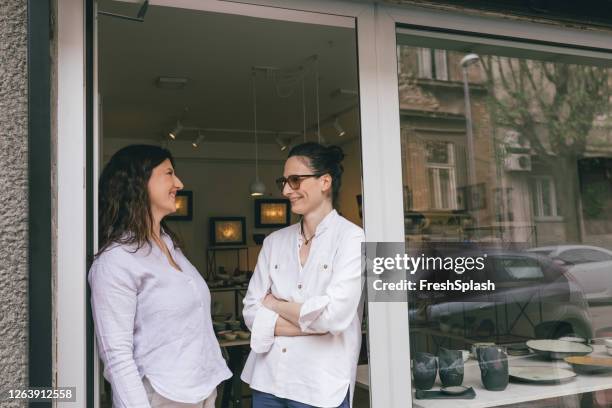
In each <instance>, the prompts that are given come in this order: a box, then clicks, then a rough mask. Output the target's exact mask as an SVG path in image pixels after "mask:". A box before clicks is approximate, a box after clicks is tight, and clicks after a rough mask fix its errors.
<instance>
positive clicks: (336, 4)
mask: <svg viewBox="0 0 612 408" xmlns="http://www.w3.org/2000/svg"><path fill="white" fill-rule="evenodd" d="M130 3H138V4H130ZM253 3H261V4H246V3H245V2H242V3H236V2H229V1H228V2H224V1H192V0H156V1H150V2H149V6H148V8H142V7H140V6H141V3H140V2H134V1H125V2H121V1H119V2H118V1H105V0H100V1H98V2H97V3H96V9H97V11H98V14H97V20H96V24H97V25H96V31H95V33H94V34H95V36H94V38H95V47H96V52H95V57H96V58H95V68H94V78H95V82H94V83H95V86H94V89H96V92H95V93H94V94H95V98H97V100H96V102H95V103H94V104H93V106H94V107H95V108H94V119H93V120H94V122H96V123H95V125H94V127H93V129H95V138H94V140H95V148H94V150H93V154H92V156H90V157H89V160H92V162H93V163H94V164H93V165H94V169H95V170H94V180H92V185H93V186H94V197H97V176H98V174H99V172H100V171H101V168H102V167H103V166H104V164H105V163H106V162H107V161H108V159H109V158H110V156H111V155H112V154H113V153H114V152H115V151H116V150H118V149H119V148H121V147H123V146H125V145H127V144H131V143H150V144H160V145H162V146H164V147H167V148H169V149H170V150H171V151H172V153H173V154H174V155H175V159H176V163H177V173H178V174H179V175H180V176H181V178H182V179H183V181H184V182H185V185H186V189H187V188H188V187H189V186H191V189H193V190H194V191H193V196H194V197H196V198H195V200H194V208H193V213H194V215H193V220H192V222H191V223H189V224H188V223H182V224H180V225H179V224H173V225H176V226H177V227H178V229H179V232H181V233H183V235H184V236H185V237H186V238H188V239H190V240H191V241H192V242H191V244H190V243H189V242H188V243H187V249H188V250H190V253H191V255H192V258H191V261H192V263H194V265H195V266H196V267H197V268H198V269H199V270H201V271H202V272H203V273H204V274H206V273H210V271H206V268H207V267H208V266H209V264H208V262H207V261H206V254H205V252H206V251H205V250H202V248H205V245H206V239H207V238H206V235H207V234H206V233H205V231H206V229H205V228H204V226H205V225H206V222H207V219H206V218H204V217H207V216H208V215H213V214H212V212H214V211H228V210H229V209H232V208H234V209H235V208H237V210H236V211H240V212H241V213H239V214H237V215H243V213H244V214H245V215H246V222H247V234H246V235H247V245H249V244H253V245H256V244H255V243H254V242H253V243H251V242H250V241H251V236H252V235H253V233H261V232H263V233H269V232H270V231H255V229H256V226H255V225H253V224H254V221H253V220H251V219H250V218H252V217H251V215H252V211H253V209H252V202H248V201H249V200H248V193H247V191H248V182H250V178H251V176H252V171H253V169H254V166H253V165H252V164H251V162H252V160H253V145H252V144H253V108H254V106H253V104H252V94H251V90H252V86H253V82H252V81H253V78H255V79H254V81H255V82H256V84H257V88H258V89H257V92H258V105H257V108H256V109H257V112H258V113H257V123H258V129H259V130H258V135H259V149H261V150H260V155H259V160H260V162H259V163H260V167H259V171H260V174H261V178H262V181H263V182H264V184H266V185H267V189H268V191H267V192H266V194H267V195H268V196H270V197H272V196H274V195H278V193H276V192H275V191H274V190H273V188H274V178H275V177H277V176H278V175H279V172H281V173H282V163H283V162H284V159H285V158H286V154H287V151H288V150H287V148H288V147H290V146H291V145H295V144H297V143H299V142H301V141H306V140H309V141H312V140H314V141H320V142H321V143H323V144H328V145H329V144H337V145H340V146H341V147H342V148H343V150H344V151H345V154H346V155H347V159H345V162H344V166H345V173H344V177H343V183H342V190H341V193H340V197H339V203H340V204H339V208H338V210H339V211H340V212H341V213H342V215H343V216H345V217H346V218H348V219H349V220H350V221H352V222H353V223H355V224H358V225H361V226H363V227H364V229H365V230H366V237H367V239H369V240H376V239H379V240H381V239H389V236H388V234H389V232H388V231H385V228H388V223H387V222H386V221H385V218H386V217H388V216H389V215H390V214H391V212H388V211H386V210H385V201H381V200H380V198H379V197H380V195H381V191H382V190H381V189H380V183H379V179H378V177H377V174H378V173H377V171H375V170H372V171H370V172H364V171H362V168H365V167H368V168H371V169H378V168H382V167H384V162H385V160H386V154H387V151H388V149H390V148H391V145H389V144H385V142H384V141H383V138H382V137H381V136H380V131H379V130H380V129H379V121H378V83H377V73H376V61H375V59H373V58H372V57H373V56H374V55H375V51H374V49H375V45H374V34H375V26H374V8H373V7H372V6H371V5H356V4H353V3H351V2H343V1H319V2H317V1H314V2H313V1H307V2H291V3H290V2H283V1H261V2H256V1H254V2H253ZM287 7H293V8H299V9H300V10H301V11H296V10H292V9H288V8H287ZM143 10H144V14H143V13H142V12H143ZM100 12H103V13H100ZM137 13H140V14H139V17H138V18H141V19H142V20H143V21H141V22H137V21H130V19H126V18H121V17H117V16H124V17H125V16H128V17H129V16H132V17H133V16H135V15H136V14H137ZM357 27H359V29H357ZM102 102H103V104H102ZM179 122H180V124H181V126H182V131H181V134H180V135H175V136H176V137H175V138H172V140H171V139H169V138H168V137H167V135H168V132H169V130H171V129H172V128H173V127H176V125H177V123H179ZM202 136H203V137H202ZM388 136H389V135H388ZM94 157H95V159H94ZM232 166H233V167H232ZM234 173H235V174H234ZM204 174H207V175H210V176H211V177H209V178H206V180H205V181H206V182H204V181H203V180H204V179H205V178H204V177H202V175H204ZM234 176H236V177H234ZM238 176H241V177H242V178H241V177H238ZM232 177H233V178H232ZM214 179H216V180H218V182H217V183H218V185H214V183H215V182H214V181H210V180H214ZM228 180H229V181H228ZM244 180H246V181H244ZM243 181H244V182H245V183H247V184H245V186H244V188H243V189H241V187H240V186H241V184H240V183H241V182H243ZM230 184H231V187H232V188H231V189H226V190H223V189H225V188H226V187H227V186H228V185H230ZM197 189H201V191H200V192H198V191H197ZM213 191H225V193H223V194H222V197H221V196H220V197H216V198H212V197H213V196H212V192H213ZM236 191H239V194H238V196H237V197H235V192H236ZM383 193H384V191H383ZM277 198H278V197H277ZM198 200H199V201H198ZM206 200H208V201H209V202H210V203H211V205H210V206H208V207H206V206H207V205H208V204H205V203H204V201H206ZM223 200H226V202H224V201H223ZM237 202H241V203H242V204H236V203H237ZM214 203H221V205H220V206H218V208H215V207H214V205H215V204H214ZM207 211H209V212H210V214H208V215H207ZM94 218H97V209H96V208H95V207H94ZM252 223H253V224H252ZM385 225H387V227H385ZM96 226H97V223H95V222H94V223H93V229H94V232H93V234H94V236H97V231H96ZM199 227H201V228H199ZM198 228H199V229H198ZM398 231H399V230H398ZM253 241H255V238H254V237H253ZM190 246H191V248H190ZM249 250H251V248H249ZM256 255H257V254H256V253H254V254H253V253H251V256H250V259H251V261H253V260H254V259H256ZM246 267H247V268H249V267H250V268H252V267H253V265H247V266H246ZM221 295H222V294H221ZM213 296H215V295H214V294H213ZM213 300H215V299H213ZM219 301H220V302H221V303H222V302H223V301H224V300H219ZM232 305H234V302H232ZM232 310H233V307H232ZM368 316H369V321H370V324H371V325H373V327H374V328H376V329H379V328H380V327H383V328H384V327H387V325H388V324H389V322H388V321H387V320H386V318H387V317H388V313H387V310H386V309H384V308H382V309H381V308H379V307H373V308H372V309H371V310H369V312H368ZM234 318H235V319H237V320H238V319H239V313H236V315H235V316H234ZM370 327H372V326H370ZM385 330H386V329H383V330H382V331H378V333H379V334H380V333H384V332H385ZM367 333H368V332H367V331H365V330H364V337H363V347H362V351H363V352H362V353H361V357H360V361H359V364H360V367H359V369H358V376H359V377H360V378H361V383H362V384H361V385H360V386H358V387H359V389H358V390H357V391H356V393H355V400H354V401H355V404H356V405H355V406H358V407H366V406H381V407H382V406H385V407H390V406H393V405H392V404H390V403H388V401H392V400H393V399H394V396H393V392H394V391H393V390H401V389H402V387H401V386H400V387H397V386H392V389H389V386H390V385H393V384H394V382H395V381H397V380H395V379H394V377H393V376H391V375H390V373H387V372H386V367H388V366H389V361H388V359H387V356H386V355H385V354H384V353H383V352H382V351H386V350H389V349H390V348H389V345H388V344H385V343H388V340H387V339H385V338H384V336H380V335H379V334H376V335H375V334H373V333H371V330H370V334H369V336H370V337H369V340H368V338H367V336H368V334H367ZM396 340H398V339H396ZM222 343H223V342H222ZM400 343H401V342H397V344H395V345H393V348H396V349H398V353H400V354H401V353H403V352H404V349H403V347H402V345H401V344H400ZM366 344H369V346H370V350H369V356H370V360H371V364H370V365H368V352H367V351H366ZM222 346H223V344H222ZM247 346H248V344H247ZM94 359H95V360H96V363H97V356H95V357H94ZM230 360H232V362H233V363H236V361H238V360H239V359H233V358H231V357H230ZM232 362H231V363H232ZM94 367H95V372H96V376H95V377H94V386H93V390H95V392H96V395H95V396H94V397H95V398H94V400H95V404H96V406H102V407H104V406H108V404H109V403H110V400H111V398H110V392H111V390H110V387H109V386H108V384H105V383H104V379H103V377H102V375H101V374H100V375H98V372H100V373H101V372H102V367H100V366H98V365H96V364H94ZM232 369H235V370H236V371H235V372H234V376H235V378H238V376H239V375H240V371H241V369H242V367H241V366H238V365H236V366H235V367H232ZM370 371H372V372H377V373H378V374H377V375H375V376H370V375H369V372H370ZM370 378H371V379H372V380H371V381H370ZM227 388H228V389H229V388H231V389H232V392H233V394H231V395H229V394H228V395H220V396H219V400H220V401H221V402H222V403H223V404H224V405H228V404H231V405H233V404H238V405H239V404H241V403H242V401H240V396H241V393H240V381H239V380H238V379H236V380H234V381H233V384H229V383H228V384H227ZM90 392H91V390H90ZM224 394H226V393H225V391H224ZM236 396H238V399H236ZM370 404H371V405H370ZM245 405H248V401H246V402H245Z"/></svg>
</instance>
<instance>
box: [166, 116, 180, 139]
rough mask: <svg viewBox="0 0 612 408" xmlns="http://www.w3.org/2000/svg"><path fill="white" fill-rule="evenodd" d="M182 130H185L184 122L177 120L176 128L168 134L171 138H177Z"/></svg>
mask: <svg viewBox="0 0 612 408" xmlns="http://www.w3.org/2000/svg"><path fill="white" fill-rule="evenodd" d="M182 131H183V124H182V123H181V122H180V121H178V120H177V121H176V126H175V127H174V129H172V131H170V132H169V133H168V136H170V138H171V139H176V138H177V137H178V135H179V134H180V133H181V132H182Z"/></svg>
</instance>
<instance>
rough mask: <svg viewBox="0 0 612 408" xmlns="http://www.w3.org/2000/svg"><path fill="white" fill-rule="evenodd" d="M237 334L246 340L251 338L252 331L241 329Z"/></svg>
mask: <svg viewBox="0 0 612 408" xmlns="http://www.w3.org/2000/svg"><path fill="white" fill-rule="evenodd" d="M236 334H237V335H238V337H239V338H240V339H241V340H246V339H249V338H251V333H250V332H248V331H244V330H241V331H237V332H236Z"/></svg>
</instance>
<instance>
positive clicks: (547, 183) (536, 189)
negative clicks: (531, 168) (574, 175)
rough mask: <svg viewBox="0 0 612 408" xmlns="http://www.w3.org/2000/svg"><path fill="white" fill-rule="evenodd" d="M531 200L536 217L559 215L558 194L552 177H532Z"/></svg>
mask: <svg viewBox="0 0 612 408" xmlns="http://www.w3.org/2000/svg"><path fill="white" fill-rule="evenodd" d="M531 201H532V205H533V215H534V216H535V217H556V216H557V196H556V194H555V184H554V181H553V179H552V177H534V178H532V180H531Z"/></svg>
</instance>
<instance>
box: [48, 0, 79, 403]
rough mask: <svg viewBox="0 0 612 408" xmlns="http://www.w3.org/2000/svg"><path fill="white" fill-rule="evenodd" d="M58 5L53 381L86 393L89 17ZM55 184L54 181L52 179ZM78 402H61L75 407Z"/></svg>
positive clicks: (74, 3) (75, 4)
mask: <svg viewBox="0 0 612 408" xmlns="http://www.w3.org/2000/svg"><path fill="white" fill-rule="evenodd" d="M56 5H57V9H56V10H57V21H56V27H57V44H58V46H57V61H56V66H55V70H56V72H57V99H58V100H57V109H56V115H57V116H56V121H57V130H56V134H57V142H56V143H57V145H56V146H57V150H56V155H57V156H56V157H55V160H52V162H53V161H55V163H56V164H57V180H54V181H55V182H56V183H57V184H56V188H57V214H56V215H57V218H56V220H57V221H56V226H55V227H56V236H55V238H56V240H57V241H56V242H57V246H56V248H55V249H56V265H55V268H54V270H55V275H56V276H55V288H56V289H55V299H54V304H55V315H54V317H55V320H56V321H55V325H54V327H55V338H56V342H57V343H56V344H55V346H56V347H55V350H56V353H55V361H54V368H55V379H54V380H55V382H54V385H55V386H56V387H76V403H77V405H80V406H83V404H84V401H85V396H86V390H85V387H86V371H85V365H86V361H87V356H86V325H85V319H86V302H87V299H86V280H85V273H84V272H85V266H86V252H85V251H86V248H85V243H86V239H85V238H86V235H85V234H86V232H85V209H86V207H85V205H86V201H85V157H86V155H85V20H84V13H85V10H84V2H83V1H82V0H62V1H58V2H57V3H56ZM52 184H53V182H52ZM73 405H74V403H58V404H57V406H58V407H67V408H68V407H71V406H73Z"/></svg>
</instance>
